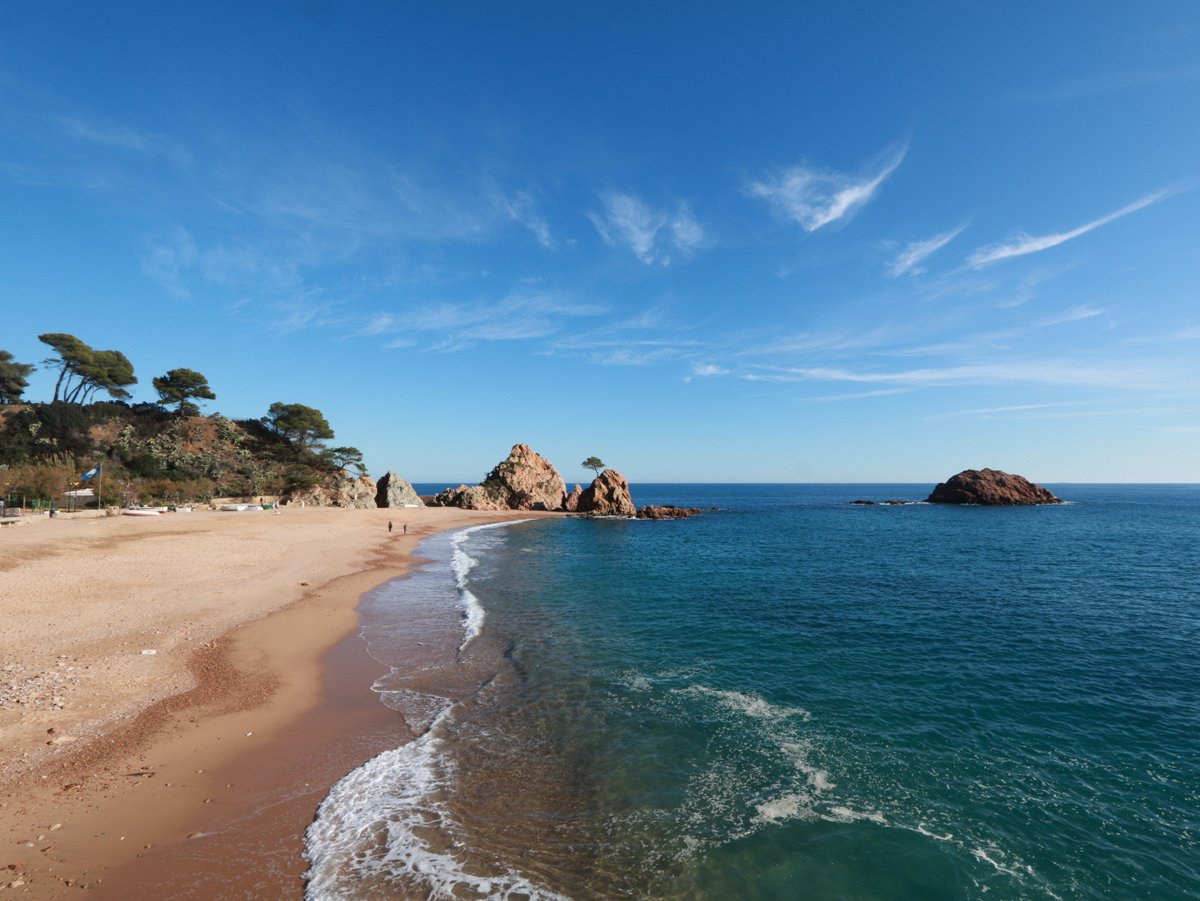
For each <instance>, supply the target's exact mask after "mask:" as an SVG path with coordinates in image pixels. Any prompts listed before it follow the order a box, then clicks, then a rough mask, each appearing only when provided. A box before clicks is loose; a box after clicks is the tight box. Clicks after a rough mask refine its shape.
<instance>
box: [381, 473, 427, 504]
mask: <svg viewBox="0 0 1200 901" xmlns="http://www.w3.org/2000/svg"><path fill="white" fill-rule="evenodd" d="M375 506H377V507H424V506H425V502H424V501H423V500H421V498H420V496H419V495H418V494H417V492H416V491H415V490H414V489H413V486H412V484H411V483H409V482H406V481H405V480H404V479H402V478H400V476H398V475H396V473H394V472H392V471H391V470H390V469H389V470H388V471H387V472H385V473H384V474H383V478H381V479H380V480H379V484H378V486H377V487H376V491H375Z"/></svg>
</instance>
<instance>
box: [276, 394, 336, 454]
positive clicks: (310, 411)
mask: <svg viewBox="0 0 1200 901" xmlns="http://www.w3.org/2000/svg"><path fill="white" fill-rule="evenodd" d="M262 422H263V425H265V426H267V428H269V429H272V430H273V431H274V432H275V433H276V434H277V435H280V436H282V437H283V438H286V439H287V440H288V441H290V442H291V443H292V444H294V445H296V446H297V447H298V448H300V449H302V450H308V451H311V450H313V449H314V448H315V447H318V446H319V445H320V442H321V441H323V440H327V439H330V438H332V437H333V429H331V428H330V427H329V422H328V421H327V420H326V419H325V416H324V414H322V413H321V411H320V410H317V409H315V408H313V407H306V406H305V405H304V404H285V403H280V402H279V401H276V402H275V403H273V404H271V407H270V409H269V410H268V411H267V415H266V416H264V417H263V420H262Z"/></svg>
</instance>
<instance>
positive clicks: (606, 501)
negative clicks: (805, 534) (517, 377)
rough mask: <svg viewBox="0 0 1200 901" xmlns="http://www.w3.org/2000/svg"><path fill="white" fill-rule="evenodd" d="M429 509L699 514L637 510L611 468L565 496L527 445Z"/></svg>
mask: <svg viewBox="0 0 1200 901" xmlns="http://www.w3.org/2000/svg"><path fill="white" fill-rule="evenodd" d="M429 504H430V506H434V507H461V508H463V509H466V510H544V511H549V512H560V513H576V514H579V515H582V516H623V517H630V518H638V519H682V518H685V517H688V516H694V515H695V514H697V513H699V512H700V511H699V510H698V509H696V508H691V507H670V508H666V507H659V506H653V505H651V506H647V507H642V508H641V509H638V507H636V506H635V505H634V503H633V498H632V497H631V496H630V493H629V483H628V482H627V481H626V480H625V477H624V476H623V475H621V474H620V473H619V472H617V471H616V470H615V469H606V470H604V471H603V472H602V473H600V474H599V475H598V476H597V477H596V478H595V479H594V480H593V481H592V484H591V485H589V486H588V487H587V488H584V487H582V486H581V485H576V486H575V489H574V490H573V491H571V493H570V494H568V493H567V486H566V484H565V483H564V482H563V479H562V476H561V475H559V473H558V470H557V469H555V468H554V466H553V465H552V464H551V463H550V461H549V460H547V459H546V458H545V457H543V456H541V455H540V454H538V453H537V452H536V451H534V450H533V449H532V448H531V447H529V445H527V444H514V445H513V448H512V450H511V451H510V452H509V454H508V457H507V458H506V459H504V460H502V461H501V462H500V463H498V464H497V465H496V466H495V468H493V469H492V471H491V472H489V473H488V474H487V475H486V476H485V477H484V479H483V481H482V482H480V483H479V484H478V485H459V486H458V487H457V488H447V489H446V490H445V491H442V492H439V493H438V494H436V495H434V496H433V497H432V498H430V499H429Z"/></svg>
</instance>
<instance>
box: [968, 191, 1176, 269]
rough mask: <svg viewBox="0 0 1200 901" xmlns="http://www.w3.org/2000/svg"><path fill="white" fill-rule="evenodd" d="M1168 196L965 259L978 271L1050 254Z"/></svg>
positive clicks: (991, 247) (1148, 197) (994, 246)
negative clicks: (1037, 254) (1012, 259)
mask: <svg viewBox="0 0 1200 901" xmlns="http://www.w3.org/2000/svg"><path fill="white" fill-rule="evenodd" d="M1168 194H1170V192H1169V191H1158V192H1156V193H1154V194H1148V195H1146V196H1145V197H1142V198H1140V199H1138V200H1135V201H1134V202H1133V203H1131V204H1129V205H1128V206H1123V207H1121V209H1119V210H1117V211H1116V212H1114V213H1109V214H1108V215H1107V216H1101V217H1100V218H1099V219H1093V220H1092V221H1091V222H1088V223H1086V224H1084V225H1081V226H1079V228H1073V229H1071V230H1070V231H1066V232H1060V233H1058V234H1055V235H1041V236H1035V235H1027V234H1019V235H1017V236H1015V237H1014V238H1013V239H1012V240H1011V241H1009V242H1008V243H1007V244H989V245H988V246H986V247H981V248H979V249H978V250H977V251H975V252H974V253H973V254H971V256H970V257H969V258H968V259H967V265H968V266H971V267H973V268H975V269H978V268H980V267H981V266H986V265H988V264H989V263H995V262H997V261H999V260H1007V259H1011V258H1012V257H1022V256H1025V255H1026V254H1030V253H1038V252H1039V251H1042V250H1049V249H1050V248H1051V247H1057V246H1058V245H1059V244H1065V243H1066V242H1067V241H1071V240H1073V239H1075V238H1078V237H1080V236H1081V235H1086V234H1087V233H1088V232H1090V231H1094V230H1095V229H1097V228H1099V227H1100V226H1102V225H1107V224H1108V223H1110V222H1113V221H1115V220H1117V219H1120V218H1121V217H1122V216H1128V215H1129V214H1130V213H1136V212H1137V211H1138V210H1141V209H1145V208H1146V207H1148V206H1150V205H1151V204H1154V203H1158V201H1160V200H1162V199H1163V198H1164V197H1166V196H1168Z"/></svg>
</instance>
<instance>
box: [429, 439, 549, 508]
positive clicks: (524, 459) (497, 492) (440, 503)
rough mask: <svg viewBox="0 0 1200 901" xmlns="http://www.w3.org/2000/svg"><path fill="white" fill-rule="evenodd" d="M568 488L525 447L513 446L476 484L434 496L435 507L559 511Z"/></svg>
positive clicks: (545, 463) (541, 458)
mask: <svg viewBox="0 0 1200 901" xmlns="http://www.w3.org/2000/svg"><path fill="white" fill-rule="evenodd" d="M566 499H567V486H566V484H565V483H564V482H563V480H562V476H560V475H559V474H558V470H557V469H555V468H554V467H553V466H551V465H550V463H549V461H547V460H546V459H545V458H543V457H541V456H539V455H538V454H536V453H534V452H533V451H532V450H531V449H530V448H529V446H528V445H526V444H515V445H513V449H512V451H511V452H510V453H509V455H508V459H507V460H504V461H503V462H502V463H500V464H499V465H497V466H496V468H495V469H493V470H492V471H491V472H489V473H488V474H487V477H486V478H485V479H484V480H483V481H482V482H481V483H480V484H478V485H459V486H458V487H457V488H447V489H446V490H445V491H442V492H440V493H439V494H436V495H434V497H433V500H432V501H431V504H432V505H433V506H435V507H463V508H465V509H467V510H562V509H563V504H564V503H565V502H566Z"/></svg>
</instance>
